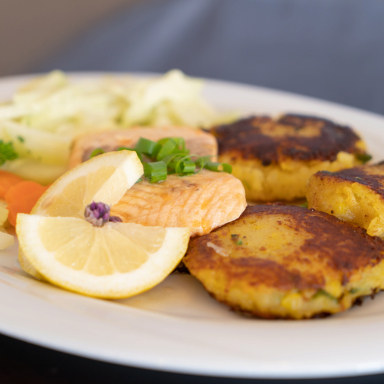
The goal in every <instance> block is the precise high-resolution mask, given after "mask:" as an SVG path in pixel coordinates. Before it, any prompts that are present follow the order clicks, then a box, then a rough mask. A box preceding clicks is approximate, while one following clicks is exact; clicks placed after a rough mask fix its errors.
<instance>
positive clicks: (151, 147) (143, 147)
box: [135, 137, 158, 157]
mask: <svg viewBox="0 0 384 384" xmlns="http://www.w3.org/2000/svg"><path fill="white" fill-rule="evenodd" d="M157 147H158V144H157V143H156V142H154V141H152V140H148V139H144V138H142V137H140V139H139V141H138V142H137V143H136V145H135V150H136V151H137V152H140V153H143V154H144V155H147V156H149V157H153V153H154V152H155V150H156V149H157Z"/></svg>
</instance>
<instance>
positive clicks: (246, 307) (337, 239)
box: [184, 203, 384, 319]
mask: <svg viewBox="0 0 384 384" xmlns="http://www.w3.org/2000/svg"><path fill="white" fill-rule="evenodd" d="M240 224H241V225H242V226H240ZM270 226H272V227H273V228H270ZM250 227H252V228H253V229H252V231H256V232H257V231H267V232H263V235H262V236H265V237H266V238H267V237H270V238H271V241H270V242H269V243H268V244H269V245H270V247H271V248H270V249H269V248H268V249H266V248H265V247H264V246H263V244H261V243H262V242H263V239H262V238H260V237H258V238H257V239H256V237H255V239H256V240H255V241H254V242H253V244H252V242H248V243H247V241H246V240H248V238H249V236H248V235H249V234H250V232H248V233H247V236H240V238H242V239H243V243H242V244H241V245H240V246H238V245H237V244H236V243H235V242H234V241H231V240H233V236H234V232H235V233H236V230H239V228H243V230H244V233H245V231H246V228H250ZM284 231H285V232H284ZM238 233H239V232H238ZM281 233H285V234H287V236H286V238H285V240H284V241H283V242H281V247H280V249H279V250H278V251H277V252H276V249H277V248H276V249H274V246H275V245H276V244H278V243H279V241H280V239H281V238H279V235H280V234H281ZM242 234H243V233H241V235H242ZM251 235H252V234H251ZM275 235H277V237H274V236H275ZM236 236H237V235H236ZM231 237H232V239H231ZM245 238H247V239H245ZM244 240H245V242H244ZM259 240H261V241H259ZM276 241H277V242H276ZM208 243H213V244H215V246H216V247H219V252H222V251H223V250H225V251H226V252H227V254H226V255H225V254H224V255H223V254H220V253H218V252H217V249H215V248H213V247H211V246H210V245H209V244H208ZM250 244H251V245H250ZM383 260H384V241H383V240H382V239H381V238H379V237H371V236H368V235H367V234H366V231H365V230H364V229H362V228H357V227H355V226H354V225H352V224H350V223H346V222H343V221H341V220H338V219H337V218H335V217H333V216H330V215H327V214H325V213H323V212H318V211H315V210H308V209H304V208H300V207H296V206H287V205H282V204H279V203H277V204H266V205H254V206H249V207H247V209H246V210H245V212H244V213H243V214H242V215H241V216H240V217H239V219H237V220H235V221H234V222H232V223H229V224H227V225H225V226H223V227H221V228H218V229H216V230H214V231H213V232H212V233H210V234H208V235H205V236H202V237H197V238H194V239H191V241H190V244H189V248H188V252H187V254H186V256H185V258H184V263H185V265H186V266H187V268H188V270H189V271H190V273H191V274H192V275H194V276H195V277H196V278H198V279H199V280H200V281H201V282H202V284H203V285H204V287H205V288H206V289H207V291H208V292H209V294H210V295H211V296H212V297H214V298H216V299H217V300H218V301H220V302H222V303H224V304H227V305H228V306H230V307H231V308H232V309H233V310H235V311H240V312H245V313H250V314H252V315H255V316H258V317H262V318H295V319H298V318H310V317H317V316H322V315H326V314H331V313H336V312H339V311H342V310H345V309H347V308H349V307H350V306H351V305H353V303H354V302H356V301H359V297H363V296H366V295H369V294H370V293H371V292H376V291H377V290H380V289H381V288H382V285H383V284H382V282H381V281H382V279H379V280H380V283H378V282H377V280H374V278H373V277H372V280H369V279H371V277H369V276H376V277H377V273H382V271H383V265H384V264H383ZM375 271H376V272H375ZM379 271H381V272H379ZM375 273H376V275H375ZM362 276H364V277H362ZM380 276H381V275H380ZM362 279H364V280H362ZM367 284H368V285H367ZM336 286H337V287H339V288H337V289H338V291H337V292H338V293H337V294H336V296H333V294H330V295H329V292H330V291H329V290H330V289H332V287H336ZM356 288H357V289H358V291H359V293H356V292H357V291H355V292H353V291H354V290H355V289H356ZM319 292H320V293H319ZM334 292H336V291H334ZM319 294H321V295H324V294H325V295H329V296H327V297H326V299H325V301H324V303H323V304H322V302H317V303H315V304H311V303H312V302H313V300H314V299H316V298H317V297H318V295H319ZM292 295H296V296H298V297H299V298H300V300H302V303H303V304H300V306H299V307H297V308H299V309H297V308H296V309H295V305H293V307H290V306H289V305H290V304H288V307H287V306H286V302H285V300H286V298H289V299H290V298H291V297H292ZM316 300H317V299H316ZM279 303H280V304H279ZM308 303H309V304H308ZM301 305H302V306H301ZM308 305H309V306H308Z"/></svg>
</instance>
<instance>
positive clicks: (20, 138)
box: [17, 136, 25, 143]
mask: <svg viewBox="0 0 384 384" xmlns="http://www.w3.org/2000/svg"><path fill="white" fill-rule="evenodd" d="M17 139H18V140H19V141H20V143H24V141H25V139H24V137H23V136H17Z"/></svg>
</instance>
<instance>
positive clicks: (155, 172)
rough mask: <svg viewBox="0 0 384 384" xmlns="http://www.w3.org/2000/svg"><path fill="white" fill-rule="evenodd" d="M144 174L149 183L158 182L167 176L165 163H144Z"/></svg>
mask: <svg viewBox="0 0 384 384" xmlns="http://www.w3.org/2000/svg"><path fill="white" fill-rule="evenodd" d="M144 176H145V177H146V178H148V181H149V182H150V183H158V182H159V181H163V180H165V179H166V178H167V165H166V164H165V163H164V161H156V162H154V163H144Z"/></svg>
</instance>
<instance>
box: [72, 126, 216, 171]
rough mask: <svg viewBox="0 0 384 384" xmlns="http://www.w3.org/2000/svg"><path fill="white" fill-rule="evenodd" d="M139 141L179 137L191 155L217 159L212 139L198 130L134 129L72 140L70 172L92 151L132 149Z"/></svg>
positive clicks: (173, 128) (213, 139)
mask: <svg viewBox="0 0 384 384" xmlns="http://www.w3.org/2000/svg"><path fill="white" fill-rule="evenodd" d="M140 137H143V138H144V139H148V140H152V141H158V140H160V139H163V138H165V137H182V138H183V139H184V140H185V145H186V147H187V149H189V150H190V153H191V154H195V155H199V156H216V155H217V142H216V139H215V137H214V136H212V135H211V134H209V133H206V132H204V131H202V130H200V129H194V128H187V127H155V128H142V127H134V128H129V129H124V130H123V129H119V130H113V131H106V132H97V133H93V134H87V135H83V136H80V137H79V138H77V139H75V141H74V143H73V145H72V150H71V154H70V157H69V168H73V167H75V166H76V165H78V164H80V163H82V162H83V161H86V160H88V159H89V157H90V155H91V153H92V151H93V150H94V149H96V148H101V149H103V150H104V151H105V152H109V151H114V150H117V149H118V148H120V147H128V148H133V147H134V146H135V145H136V143H137V142H138V140H139V139H140ZM213 161H214V159H213Z"/></svg>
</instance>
